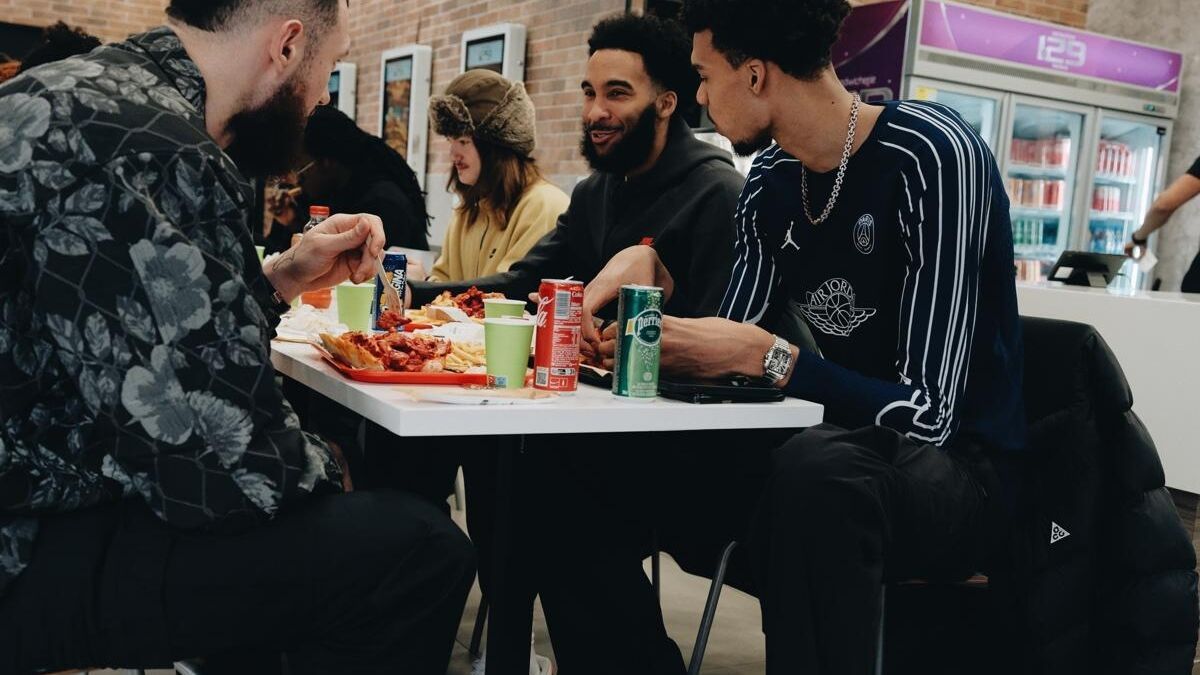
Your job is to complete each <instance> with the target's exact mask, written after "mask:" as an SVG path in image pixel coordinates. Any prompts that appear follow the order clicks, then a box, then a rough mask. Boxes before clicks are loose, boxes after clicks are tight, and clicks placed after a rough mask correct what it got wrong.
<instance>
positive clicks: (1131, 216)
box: [1091, 211, 1138, 222]
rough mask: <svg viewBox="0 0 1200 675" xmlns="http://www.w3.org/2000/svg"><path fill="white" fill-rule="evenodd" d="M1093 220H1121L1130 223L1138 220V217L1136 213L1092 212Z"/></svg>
mask: <svg viewBox="0 0 1200 675" xmlns="http://www.w3.org/2000/svg"><path fill="white" fill-rule="evenodd" d="M1091 219H1092V220H1119V221H1122V222H1128V221H1131V220H1137V219H1138V215H1137V214H1136V213H1123V212H1118V211H1092V217H1091Z"/></svg>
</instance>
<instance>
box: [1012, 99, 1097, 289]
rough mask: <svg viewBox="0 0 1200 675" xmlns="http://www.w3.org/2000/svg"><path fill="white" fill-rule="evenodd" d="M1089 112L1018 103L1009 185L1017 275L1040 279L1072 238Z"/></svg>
mask: <svg viewBox="0 0 1200 675" xmlns="http://www.w3.org/2000/svg"><path fill="white" fill-rule="evenodd" d="M1086 122H1087V112H1086V109H1083V108H1080V109H1072V108H1070V107H1069V106H1061V105H1056V104H1053V103H1050V102H1048V101H1047V102H1040V101H1036V100H1034V99H1025V98H1018V99H1014V106H1013V112H1012V123H1011V136H1010V138H1009V152H1008V161H1007V164H1006V168H1005V176H1004V178H1005V183H1006V185H1007V187H1008V197H1009V202H1010V204H1011V207H1010V213H1011V216H1012V228H1013V247H1014V251H1015V254H1016V259H1017V272H1018V277H1019V279H1020V280H1022V281H1041V280H1044V279H1045V278H1046V275H1047V274H1049V271H1050V267H1051V266H1052V265H1053V264H1054V261H1055V260H1057V259H1058V256H1059V254H1060V253H1062V252H1063V250H1064V249H1066V247H1067V245H1068V243H1069V242H1070V237H1071V212H1072V204H1073V203H1074V193H1075V176H1076V172H1077V169H1078V167H1079V154H1080V148H1081V147H1082V140H1083V130H1084V124H1085V123H1086Z"/></svg>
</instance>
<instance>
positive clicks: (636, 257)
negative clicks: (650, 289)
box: [583, 245, 675, 348]
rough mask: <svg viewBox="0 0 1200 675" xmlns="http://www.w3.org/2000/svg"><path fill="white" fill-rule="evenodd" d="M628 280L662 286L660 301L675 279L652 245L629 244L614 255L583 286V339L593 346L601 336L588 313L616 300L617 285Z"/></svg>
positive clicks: (672, 285)
mask: <svg viewBox="0 0 1200 675" xmlns="http://www.w3.org/2000/svg"><path fill="white" fill-rule="evenodd" d="M628 284H638V285H641V286H658V287H660V288H662V289H663V301H664V302H665V301H666V300H667V299H669V298H670V297H671V294H672V293H673V292H674V291H675V280H674V279H672V278H671V273H670V272H668V271H667V268H666V266H665V265H663V263H662V260H661V259H659V257H658V252H657V251H655V250H654V248H652V247H650V246H641V245H639V246H630V247H629V248H627V249H625V250H623V251H621V252H619V253H617V254H616V255H614V256H613V257H612V258H611V259H610V260H609V261H608V264H607V265H605V266H604V269H602V270H600V273H599V274H597V275H596V276H595V278H593V279H592V281H591V283H589V284H588V285H587V286H585V287H584V289H583V340H584V342H588V343H591V345H592V347H593V348H596V347H598V346H599V344H600V341H601V340H600V334H599V332H598V331H597V330H596V326H595V324H593V323H592V317H593V316H595V314H596V312H599V311H600V310H601V309H603V308H604V307H605V306H606V305H608V303H610V302H612V301H613V300H616V299H617V295H618V294H619V293H620V292H621V287H622V286H625V285H628Z"/></svg>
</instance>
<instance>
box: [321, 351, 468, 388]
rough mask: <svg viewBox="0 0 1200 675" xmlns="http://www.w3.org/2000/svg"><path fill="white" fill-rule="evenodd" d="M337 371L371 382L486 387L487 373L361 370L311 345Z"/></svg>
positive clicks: (352, 377) (358, 379)
mask: <svg viewBox="0 0 1200 675" xmlns="http://www.w3.org/2000/svg"><path fill="white" fill-rule="evenodd" d="M312 347H313V349H315V350H317V351H318V352H320V353H321V356H322V357H324V359H325V360H326V361H327V362H328V363H329V365H331V366H333V367H334V368H335V369H336V370H337V371H338V372H339V373H341V374H342V375H345V376H346V377H348V378H350V379H352V380H356V381H358V382H369V383H371V384H445V385H469V384H473V385H479V386H481V387H486V386H487V383H488V378H487V373H451V372H441V373H405V372H400V371H397V370H363V369H361V368H351V367H350V366H347V365H346V364H344V363H342V362H341V361H338V360H337V359H335V358H333V355H332V354H330V353H329V352H328V351H326V350H325V348H323V347H318V346H317V345H313V346H312Z"/></svg>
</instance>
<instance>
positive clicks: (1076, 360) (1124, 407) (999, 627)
mask: <svg viewBox="0 0 1200 675" xmlns="http://www.w3.org/2000/svg"><path fill="white" fill-rule="evenodd" d="M1021 325H1022V331H1023V334H1024V339H1025V343H1024V346H1025V362H1024V366H1025V368H1024V372H1025V387H1024V393H1025V404H1026V419H1027V422H1028V425H1029V446H1030V452H1029V453H1028V456H1029V463H1030V466H1029V467H1027V481H1026V485H1025V490H1026V494H1025V499H1024V502H1025V504H1024V508H1023V510H1022V512H1021V513H1020V515H1019V516H1018V522H1017V523H1016V526H1015V527H1014V531H1013V534H1012V537H1011V539H1012V540H1011V541H1009V542H1005V545H1006V547H1007V549H1008V550H1007V551H1004V552H1003V553H1001V554H1000V555H999V556H997V559H996V560H991V561H989V567H990V568H994V572H995V573H994V574H992V576H991V577H990V578H988V579H986V580H985V579H981V578H972V579H970V580H966V581H964V582H961V583H940V582H939V583H928V582H920V581H914V582H905V583H899V584H889V585H887V586H885V588H884V592H883V594H882V595H881V606H880V631H879V641H878V645H877V647H878V648H877V652H876V671H877V673H882V672H883V670H884V662H885V660H886V661H887V663H888V671H889V673H897V672H913V673H922V675H932V674H934V673H942V672H945V673H962V672H972V673H982V672H995V673H1013V672H1024V673H1035V672H1036V673H1056V674H1063V673H1077V672H1078V673H1083V672H1089V673H1090V672H1105V673H1109V672H1114V673H1115V672H1119V673H1132V672H1146V673H1149V672H1155V673H1168V672H1170V673H1181V674H1186V673H1188V672H1190V669H1191V666H1192V660H1193V658H1194V654H1195V648H1196V639H1197V631H1198V630H1200V603H1198V602H1197V585H1198V584H1197V574H1196V572H1195V566H1196V556H1195V551H1194V549H1193V548H1192V545H1191V542H1190V540H1189V537H1188V535H1187V532H1186V531H1185V530H1184V528H1183V525H1182V523H1181V522H1180V521H1179V517H1178V514H1177V513H1176V512H1175V511H1174V508H1173V505H1172V502H1171V498H1170V495H1169V494H1168V493H1167V490H1166V488H1165V487H1164V485H1165V477H1164V475H1163V470H1162V464H1161V462H1160V461H1159V459H1158V454H1157V451H1156V450H1155V448H1154V444H1153V441H1152V440H1151V439H1150V435H1149V432H1147V430H1146V429H1145V427H1144V426H1143V425H1142V423H1141V421H1140V420H1139V419H1138V417H1137V415H1136V414H1134V413H1133V411H1132V406H1133V398H1132V394H1131V392H1130V390H1129V386H1128V384H1127V383H1126V381H1125V378H1124V375H1123V373H1122V372H1121V368H1120V365H1119V364H1118V363H1117V361H1116V358H1115V357H1114V356H1113V354H1112V352H1111V351H1110V350H1109V349H1108V346H1107V345H1106V344H1105V343H1104V340H1103V338H1101V337H1100V335H1099V334H1098V333H1097V332H1096V330H1095V329H1094V328H1092V327H1091V326H1087V325H1084V324H1079V323H1072V322H1066V321H1056V320H1051V319H1034V318H1025V317H1022V320H1021ZM1056 514H1061V515H1056ZM1055 517H1059V518H1063V517H1070V518H1072V521H1071V527H1070V528H1067V529H1069V530H1070V535H1069V537H1070V538H1066V539H1059V540H1057V541H1056V540H1055V539H1054V537H1053V536H1051V533H1052V531H1053V528H1054V527H1055V526H1057V525H1058V522H1057V521H1055V520H1053V519H1054V518H1055ZM735 546H736V542H733V543H730V544H729V546H728V547H727V548H726V552H725V553H724V554H723V555H722V556H721V560H720V561H719V563H718V567H717V573H716V574H714V576H713V583H712V586H711V588H710V591H709V597H708V602H707V603H706V604H705V609H704V615H703V618H702V619H701V623H700V629H699V632H698V635H697V638H696V648H695V650H694V651H693V654H692V661H691V665H690V666H689V673H692V674H695V673H699V669H700V664H701V662H702V661H703V657H704V649H705V646H706V645H707V642H708V636H709V632H710V631H711V629H712V617H713V616H714V615H715V612H716V607H717V601H718V599H719V598H720V593H721V587H722V584H723V581H724V574H725V571H726V570H725V566H726V565H727V563H728V553H729V552H730V551H732V550H733V548H734V547H735ZM654 555H655V557H656V558H657V551H656V552H655V553H654ZM989 571H992V570H989ZM914 611H924V612H926V613H927V615H928V616H937V617H941V618H942V619H946V618H949V621H948V622H946V623H947V625H946V626H945V627H943V629H941V630H944V632H939V630H930V627H929V624H928V623H927V622H925V621H914V620H907V619H909V616H908V614H910V613H912V612H914ZM897 616H899V617H901V618H902V619H906V620H900V621H897V620H896V617H897ZM905 628H913V629H914V630H912V631H910V633H909V634H907V635H906V634H904V633H903V630H904V629H905ZM885 635H886V636H887V638H886V639H885ZM922 639H923V640H924V641H925V642H924V643H923V644H917V645H915V646H914V644H913V643H914V642H919V641H920V640H922ZM885 648H886V649H885ZM906 651H907V652H908V653H907V654H905V652H906ZM931 654H936V655H937V657H938V658H939V659H941V660H943V661H944V663H942V664H939V665H938V666H936V667H931V666H929V665H928V664H926V663H916V661H918V660H920V659H922V658H925V659H927V658H928V657H929V656H930V655H931ZM955 657H960V662H958V663H953V662H952V661H953V660H954V658H955ZM894 662H896V665H897V667H893V663H894ZM909 662H912V663H911V664H910V663H909Z"/></svg>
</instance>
